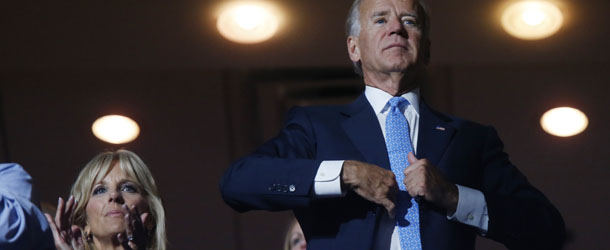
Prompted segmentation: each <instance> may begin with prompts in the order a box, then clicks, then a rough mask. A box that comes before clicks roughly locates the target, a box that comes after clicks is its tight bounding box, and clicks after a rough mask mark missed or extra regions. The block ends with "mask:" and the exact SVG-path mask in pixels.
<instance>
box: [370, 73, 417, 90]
mask: <svg viewBox="0 0 610 250" xmlns="http://www.w3.org/2000/svg"><path fill="white" fill-rule="evenodd" d="M363 73H364V74H363V75H364V77H363V78H364V84H366V85H368V86H371V87H375V88H378V89H381V90H383V91H385V92H387V93H388V94H390V95H392V96H400V95H402V94H404V93H407V92H409V91H411V90H413V89H415V88H417V87H418V83H417V79H416V78H417V72H415V71H411V72H390V73H382V72H370V71H368V72H367V71H364V72H363Z"/></svg>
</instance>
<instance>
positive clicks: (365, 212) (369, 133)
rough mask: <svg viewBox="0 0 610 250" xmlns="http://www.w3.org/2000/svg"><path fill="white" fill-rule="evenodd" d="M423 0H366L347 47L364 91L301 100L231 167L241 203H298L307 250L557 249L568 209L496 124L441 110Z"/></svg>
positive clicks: (228, 190) (229, 195) (227, 185)
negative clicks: (538, 183) (336, 99)
mask: <svg viewBox="0 0 610 250" xmlns="http://www.w3.org/2000/svg"><path fill="white" fill-rule="evenodd" d="M428 23H429V21H428V18H427V14H426V11H425V7H424V6H423V5H422V4H421V3H420V2H419V1H417V0H362V1H360V0H356V1H355V2H354V4H353V6H352V9H351V10H350V15H349V17H348V22H347V28H348V38H347V47H348V53H349V56H350V59H351V60H352V61H353V62H354V66H355V68H356V71H357V72H358V73H359V74H360V75H361V76H362V77H363V79H364V83H365V85H366V88H365V92H364V94H363V95H361V96H360V97H359V98H358V99H357V100H356V101H354V102H353V103H351V104H349V105H346V106H325V107H306V108H294V109H292V110H291V112H290V113H289V114H288V119H287V122H286V125H285V127H284V128H283V129H282V131H281V132H280V134H279V135H278V136H277V137H275V138H273V139H272V140H270V141H269V142H267V143H265V144H264V145H263V146H261V147H260V148H258V149H257V150H256V152H255V153H253V154H251V155H249V156H247V157H244V158H242V159H240V160H238V161H236V162H235V163H233V165H232V166H231V167H230V168H229V169H228V170H227V171H226V173H225V175H224V176H223V179H222V181H221V184H220V187H221V191H222V195H223V198H224V200H225V201H226V202H227V204H229V205H230V206H231V207H233V208H234V209H236V210H237V211H240V212H243V211H248V210H252V209H265V210H272V211H273V210H287V209H292V210H293V211H294V213H295V215H296V217H297V219H298V220H299V222H300V224H301V226H302V228H303V232H304V233H305V237H306V239H307V246H308V249H363V250H364V249H375V250H377V249H383V250H399V249H402V250H406V249H428V250H434V249H474V245H475V237H476V235H477V234H479V235H482V236H485V237H489V238H491V239H493V240H496V241H499V242H501V243H503V244H505V245H506V246H507V247H509V248H511V249H558V248H560V247H561V245H562V243H563V239H564V234H565V228H564V224H563V221H562V219H561V216H560V214H559V213H558V211H557V210H556V209H555V208H554V207H553V205H552V204H551V203H550V202H549V201H548V200H547V199H546V197H544V195H543V194H542V193H541V192H539V191H538V190H536V189H535V188H534V187H532V186H531V185H530V184H529V183H528V181H527V179H526V178H525V176H523V175H522V174H521V173H520V172H519V171H518V170H517V168H516V167H514V166H513V165H512V164H511V163H510V162H509V160H508V156H507V154H506V153H504V152H503V145H502V142H501V141H500V139H499V138H498V136H497V134H496V132H495V130H494V129H493V128H491V127H487V126H482V125H479V124H476V123H473V122H469V121H465V120H462V119H459V118H454V117H450V116H447V115H444V114H440V113H438V112H436V111H434V110H432V109H430V108H429V107H428V106H427V105H426V103H425V102H423V101H422V100H421V98H420V94H419V85H418V82H417V81H416V79H417V77H416V76H417V74H418V72H421V71H422V70H423V68H424V66H425V64H426V63H427V61H428V56H429V44H430V43H429V40H428V33H429V29H428Z"/></svg>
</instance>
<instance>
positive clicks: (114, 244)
mask: <svg viewBox="0 0 610 250" xmlns="http://www.w3.org/2000/svg"><path fill="white" fill-rule="evenodd" d="M93 245H94V246H95V249H96V250H118V249H121V250H122V249H123V246H121V243H119V240H118V239H117V237H116V235H112V236H110V237H95V236H94V237H93Z"/></svg>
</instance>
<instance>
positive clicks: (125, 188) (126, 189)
mask: <svg viewBox="0 0 610 250" xmlns="http://www.w3.org/2000/svg"><path fill="white" fill-rule="evenodd" d="M121 191H123V192H128V193H137V192H138V190H137V189H136V187H135V186H134V185H132V184H125V185H123V186H122V187H121Z"/></svg>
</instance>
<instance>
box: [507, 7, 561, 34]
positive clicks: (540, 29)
mask: <svg viewBox="0 0 610 250" xmlns="http://www.w3.org/2000/svg"><path fill="white" fill-rule="evenodd" d="M562 24H563V14H562V13H561V10H559V8H558V7H557V5H555V4H553V3H551V2H548V1H521V2H516V3H513V4H512V5H510V6H508V8H506V9H505V10H504V13H503V14H502V26H504V29H505V30H506V32H508V33H509V34H511V35H513V36H515V37H517V38H520V39H525V40H536V39H542V38H546V37H549V36H551V35H553V34H555V32H557V31H558V30H559V28H561V25H562Z"/></svg>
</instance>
